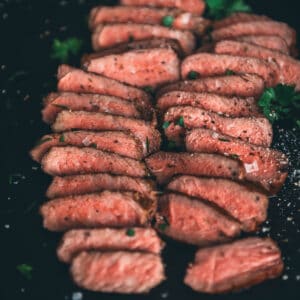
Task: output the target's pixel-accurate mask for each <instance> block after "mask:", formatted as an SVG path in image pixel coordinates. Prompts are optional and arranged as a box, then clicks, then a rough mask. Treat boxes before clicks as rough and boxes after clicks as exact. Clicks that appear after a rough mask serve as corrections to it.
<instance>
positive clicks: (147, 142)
mask: <svg viewBox="0 0 300 300" xmlns="http://www.w3.org/2000/svg"><path fill="white" fill-rule="evenodd" d="M146 149H147V153H149V151H150V143H149V139H148V137H146Z"/></svg>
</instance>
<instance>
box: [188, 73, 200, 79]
mask: <svg viewBox="0 0 300 300" xmlns="http://www.w3.org/2000/svg"><path fill="white" fill-rule="evenodd" d="M199 75H200V74H199V73H198V72H196V71H190V72H189V73H188V75H187V77H188V79H190V80H195V79H197V78H198V77H199Z"/></svg>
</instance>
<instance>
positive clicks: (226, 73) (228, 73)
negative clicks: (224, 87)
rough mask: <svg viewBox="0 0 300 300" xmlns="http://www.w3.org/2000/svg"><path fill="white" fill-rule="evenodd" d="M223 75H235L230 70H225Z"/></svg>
mask: <svg viewBox="0 0 300 300" xmlns="http://www.w3.org/2000/svg"><path fill="white" fill-rule="evenodd" d="M225 75H227V76H228V75H235V72H234V71H232V70H226V72H225Z"/></svg>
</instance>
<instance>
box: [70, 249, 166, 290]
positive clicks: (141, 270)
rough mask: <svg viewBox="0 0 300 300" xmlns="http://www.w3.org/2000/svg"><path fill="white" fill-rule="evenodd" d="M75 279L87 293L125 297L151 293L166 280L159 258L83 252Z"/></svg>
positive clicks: (73, 267)
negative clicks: (103, 293)
mask: <svg viewBox="0 0 300 300" xmlns="http://www.w3.org/2000/svg"><path fill="white" fill-rule="evenodd" d="M71 275H72V277H73V279H74V281H75V283H76V284H77V285H78V286H80V287H82V288H85V289H87V290H91V291H95V292H109V293H122V294H139V293H147V292H149V291H150V290H151V289H152V288H154V287H155V286H157V285H158V284H160V283H161V282H162V281H163V280H164V279H165V275H164V266H163V263H162V261H161V258H160V256H159V255H155V254H152V253H140V252H126V251H117V252H96V251H94V252H82V253H80V254H79V255H78V256H76V257H75V259H74V260H73V261H72V265H71Z"/></svg>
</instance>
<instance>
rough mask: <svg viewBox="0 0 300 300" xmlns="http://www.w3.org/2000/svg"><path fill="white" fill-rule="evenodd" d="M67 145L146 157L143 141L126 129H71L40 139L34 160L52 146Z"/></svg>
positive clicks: (132, 156) (40, 158) (32, 153)
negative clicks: (96, 130)
mask: <svg viewBox="0 0 300 300" xmlns="http://www.w3.org/2000/svg"><path fill="white" fill-rule="evenodd" d="M67 145H70V146H77V147H92V148H95V149H99V150H103V151H107V152H112V153H116V154H119V155H122V156H125V157H130V158H133V159H137V160H141V159H142V158H143V157H144V154H143V146H142V143H141V141H140V140H138V139H137V138H135V137H134V136H133V135H132V134H130V133H128V132H125V131H102V132H92V131H69V132H64V133H62V134H48V135H45V136H43V137H42V138H41V139H40V141H39V142H38V145H37V146H35V148H33V149H32V150H31V152H30V154H31V157H32V158H33V160H35V161H37V162H40V161H41V160H42V158H43V156H44V155H45V153H47V152H48V151H49V149H50V148H52V147H54V146H67Z"/></svg>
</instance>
